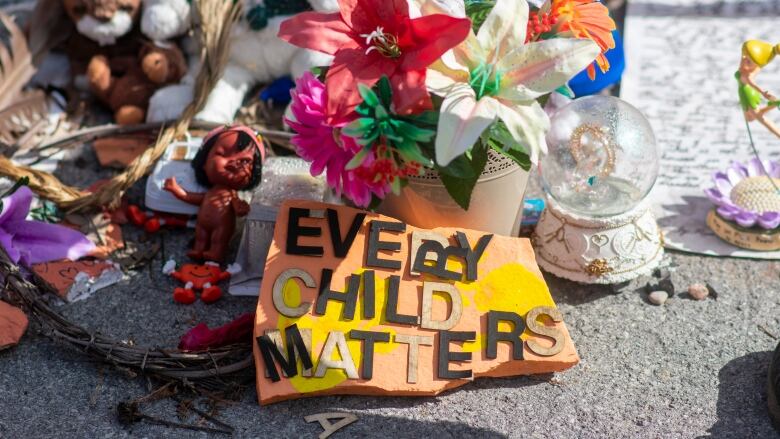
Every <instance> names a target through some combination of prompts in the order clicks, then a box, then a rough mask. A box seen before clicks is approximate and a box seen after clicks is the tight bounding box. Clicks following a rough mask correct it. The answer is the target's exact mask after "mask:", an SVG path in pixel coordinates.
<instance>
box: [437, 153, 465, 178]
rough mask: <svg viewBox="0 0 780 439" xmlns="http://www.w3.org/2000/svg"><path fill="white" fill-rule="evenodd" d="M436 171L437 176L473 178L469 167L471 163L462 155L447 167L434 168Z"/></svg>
mask: <svg viewBox="0 0 780 439" xmlns="http://www.w3.org/2000/svg"><path fill="white" fill-rule="evenodd" d="M436 170H437V171H439V174H443V175H448V176H450V177H455V178H472V177H474V169H473V168H472V166H471V161H470V160H469V159H468V158H467V157H466V156H465V155H463V154H461V155H459V156H458V157H456V158H455V159H454V160H453V161H451V162H450V164H448V165H447V166H443V167H442V166H438V165H437V166H436Z"/></svg>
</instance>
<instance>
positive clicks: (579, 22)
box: [551, 0, 615, 80]
mask: <svg viewBox="0 0 780 439" xmlns="http://www.w3.org/2000/svg"><path fill="white" fill-rule="evenodd" d="M551 12H552V16H553V17H555V18H556V24H557V26H556V27H557V29H556V30H557V32H556V33H558V34H561V33H569V34H571V36H573V37H574V38H588V39H590V40H593V41H594V42H595V43H596V44H598V46H599V48H600V49H601V54H600V55H599V56H598V58H596V64H598V66H599V68H600V69H601V72H602V73H605V72H607V70H609V61H608V60H607V57H606V56H604V52H606V51H608V50H609V49H614V48H615V39H614V38H613V37H612V31H613V30H615V21H614V20H612V17H610V16H609V9H607V7H606V6H604V5H603V4H601V2H599V1H598V0H552V5H551ZM588 77H590V79H591V80H593V79H595V78H596V69H595V67H594V64H591V65H590V66H588Z"/></svg>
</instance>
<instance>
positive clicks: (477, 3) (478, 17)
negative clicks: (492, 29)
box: [466, 0, 496, 33]
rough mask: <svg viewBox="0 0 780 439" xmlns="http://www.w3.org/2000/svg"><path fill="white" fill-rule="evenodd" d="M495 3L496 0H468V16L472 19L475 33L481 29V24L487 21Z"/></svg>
mask: <svg viewBox="0 0 780 439" xmlns="http://www.w3.org/2000/svg"><path fill="white" fill-rule="evenodd" d="M495 4H496V2H495V0H466V16H467V17H469V18H470V19H471V26H472V28H473V29H474V33H477V31H479V28H480V26H482V23H484V22H485V19H486V18H487V16H488V14H490V10H491V9H493V6H494V5H495Z"/></svg>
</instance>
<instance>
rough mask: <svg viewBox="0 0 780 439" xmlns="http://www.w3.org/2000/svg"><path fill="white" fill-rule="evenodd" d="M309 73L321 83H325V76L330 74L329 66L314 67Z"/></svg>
mask: <svg viewBox="0 0 780 439" xmlns="http://www.w3.org/2000/svg"><path fill="white" fill-rule="evenodd" d="M309 71H310V72H311V74H312V75H314V76H316V77H317V79H319V80H320V81H325V76H327V74H328V66H315V67H312V68H311V69H310V70H309Z"/></svg>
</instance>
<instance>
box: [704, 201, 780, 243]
mask: <svg viewBox="0 0 780 439" xmlns="http://www.w3.org/2000/svg"><path fill="white" fill-rule="evenodd" d="M707 226H709V228H710V229H712V231H713V232H715V234H716V235H718V237H719V238H720V239H722V240H724V241H726V242H728V243H729V244H732V245H736V246H737V247H741V248H746V249H748V250H755V251H764V252H768V251H776V250H780V231H778V230H773V231H767V230H764V229H760V228H753V229H746V228H744V227H740V226H739V225H738V224H736V223H733V222H731V221H728V220H725V219H723V218H722V217H721V216H720V215H718V214H717V213H716V212H715V209H712V210H710V213H709V214H708V215H707Z"/></svg>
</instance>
